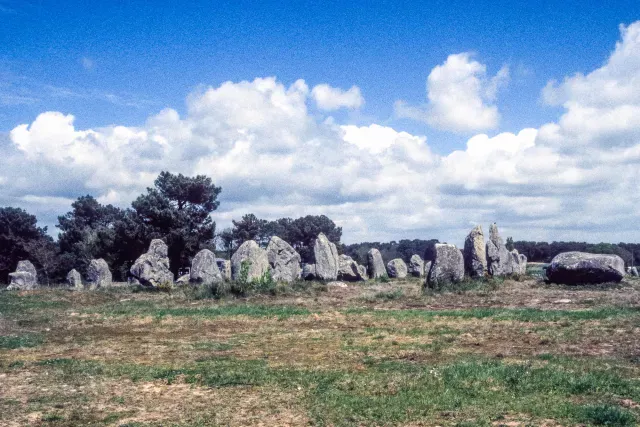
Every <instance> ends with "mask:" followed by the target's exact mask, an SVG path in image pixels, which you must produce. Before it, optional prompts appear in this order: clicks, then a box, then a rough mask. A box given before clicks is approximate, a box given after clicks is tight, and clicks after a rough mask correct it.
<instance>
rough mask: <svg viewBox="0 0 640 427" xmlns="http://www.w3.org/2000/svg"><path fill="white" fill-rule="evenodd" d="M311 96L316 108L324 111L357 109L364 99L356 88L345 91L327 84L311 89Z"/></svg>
mask: <svg viewBox="0 0 640 427" xmlns="http://www.w3.org/2000/svg"><path fill="white" fill-rule="evenodd" d="M311 96H312V97H313V99H314V100H315V101H316V105H317V106H318V108H319V109H321V110H324V111H334V110H338V109H340V108H350V109H357V108H360V107H362V105H363V104H364V98H363V97H362V94H361V93H360V88H359V87H358V86H351V87H350V88H349V89H348V90H346V91H345V90H342V89H340V88H337V87H332V86H329V85H328V84H320V85H317V86H314V87H313V90H312V91H311Z"/></svg>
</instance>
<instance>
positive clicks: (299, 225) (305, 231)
mask: <svg viewBox="0 0 640 427" xmlns="http://www.w3.org/2000/svg"><path fill="white" fill-rule="evenodd" d="M233 225H234V227H233V230H232V231H231V235H232V236H233V242H234V244H235V245H236V247H237V246H240V245H241V244H242V243H244V242H246V241H247V240H255V241H256V242H258V244H259V245H261V246H262V247H265V246H266V245H267V244H268V243H269V240H270V239H271V237H272V236H278V237H280V238H281V239H282V240H284V241H286V242H288V243H289V244H290V245H291V246H293V248H294V249H295V250H296V251H298V253H299V254H300V256H301V258H302V261H303V262H310V261H311V260H312V259H313V244H314V242H315V239H316V238H317V237H318V235H319V234H320V233H324V234H325V236H327V239H329V241H331V242H333V243H335V244H336V245H337V246H338V247H340V246H341V245H340V238H341V236H342V228H340V227H336V224H335V223H334V222H333V221H332V220H331V219H329V218H328V217H327V216H325V215H307V216H305V217H301V218H297V219H295V220H294V219H291V218H280V219H277V220H275V221H266V220H262V219H258V218H257V217H256V216H255V215H254V214H247V215H244V216H243V217H242V219H241V220H240V221H233ZM227 238H228V236H227V235H225V239H227ZM226 241H227V240H225V242H224V243H223V245H226V244H227V243H226Z"/></svg>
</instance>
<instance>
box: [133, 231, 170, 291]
mask: <svg viewBox="0 0 640 427" xmlns="http://www.w3.org/2000/svg"><path fill="white" fill-rule="evenodd" d="M168 252H169V248H168V247H167V244H166V243H165V242H163V241H162V240H160V239H153V240H152V241H151V244H149V250H148V251H147V253H145V254H143V255H141V256H140V257H139V258H138V259H137V260H136V262H135V263H133V265H132V266H131V269H130V270H129V271H130V272H131V275H132V276H133V277H134V278H135V279H136V280H137V281H138V283H140V284H141V285H143V286H150V287H158V286H163V285H164V286H167V285H168V286H171V285H173V273H172V272H171V270H169V258H168Z"/></svg>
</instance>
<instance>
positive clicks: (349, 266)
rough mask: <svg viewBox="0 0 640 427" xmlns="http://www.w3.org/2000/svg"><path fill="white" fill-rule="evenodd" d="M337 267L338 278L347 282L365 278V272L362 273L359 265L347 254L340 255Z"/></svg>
mask: <svg viewBox="0 0 640 427" xmlns="http://www.w3.org/2000/svg"><path fill="white" fill-rule="evenodd" d="M339 264H340V266H339V268H338V279H340V280H346V281H348V282H357V281H359V280H367V277H366V273H364V275H363V271H362V269H363V268H364V267H362V266H361V265H358V263H357V262H355V261H354V260H353V258H351V257H350V256H348V255H340V257H339Z"/></svg>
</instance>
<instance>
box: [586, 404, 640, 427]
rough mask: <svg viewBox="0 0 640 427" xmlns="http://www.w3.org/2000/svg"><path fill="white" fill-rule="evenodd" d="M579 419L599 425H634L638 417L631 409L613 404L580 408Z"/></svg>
mask: <svg viewBox="0 0 640 427" xmlns="http://www.w3.org/2000/svg"><path fill="white" fill-rule="evenodd" d="M577 418H578V419H580V421H582V422H584V423H588V424H593V425H597V426H632V425H635V424H636V417H635V416H634V415H633V414H632V413H631V412H629V411H627V410H624V409H622V408H620V407H618V406H613V405H587V406H581V407H580V408H579V410H578V417H577Z"/></svg>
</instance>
